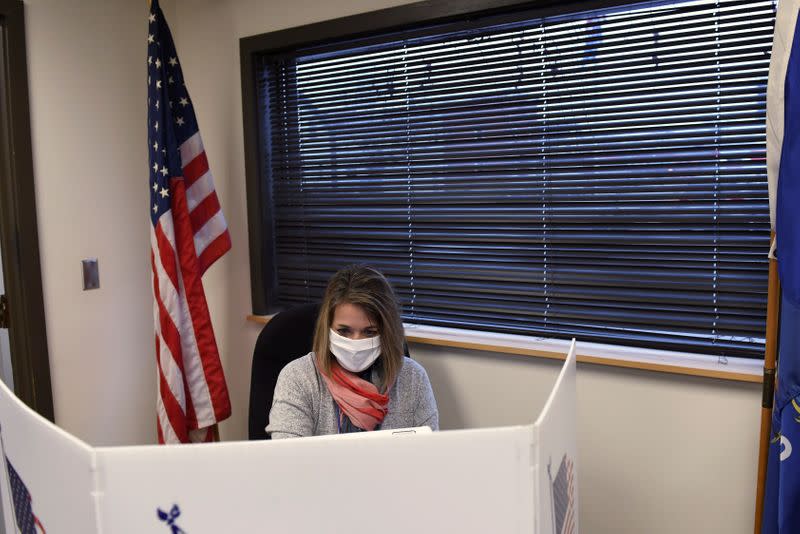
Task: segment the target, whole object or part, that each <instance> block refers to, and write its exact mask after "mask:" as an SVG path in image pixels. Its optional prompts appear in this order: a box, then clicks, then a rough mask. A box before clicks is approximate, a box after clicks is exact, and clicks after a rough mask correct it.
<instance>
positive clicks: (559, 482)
mask: <svg viewBox="0 0 800 534" xmlns="http://www.w3.org/2000/svg"><path fill="white" fill-rule="evenodd" d="M548 469H549V467H548ZM573 473H574V471H573V469H572V460H571V459H570V458H569V457H568V456H567V455H566V454H565V455H564V457H563V458H562V459H561V463H560V464H559V466H558V471H557V472H556V476H555V478H554V479H553V480H552V486H553V487H552V491H553V528H554V532H555V534H574V532H575V482H574V478H573Z"/></svg>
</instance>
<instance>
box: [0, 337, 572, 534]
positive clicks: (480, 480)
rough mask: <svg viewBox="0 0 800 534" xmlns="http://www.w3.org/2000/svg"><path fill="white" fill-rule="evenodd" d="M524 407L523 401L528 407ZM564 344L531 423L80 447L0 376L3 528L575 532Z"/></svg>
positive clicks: (118, 533)
mask: <svg viewBox="0 0 800 534" xmlns="http://www.w3.org/2000/svg"><path fill="white" fill-rule="evenodd" d="M532 412H533V410H532ZM575 412H576V399H575V343H574V342H573V343H572V346H571V348H570V351H569V354H568V356H567V358H566V360H565V362H564V365H563V368H562V369H561V372H560V373H559V375H558V378H557V380H556V382H555V385H554V387H553V390H552V392H551V394H550V396H549V398H548V400H547V402H546V404H545V406H544V409H543V410H542V412H541V414H540V416H539V417H538V419H537V420H536V422H535V423H532V424H529V425H520V426H510V427H501V428H483V429H473V430H451V431H441V432H430V431H425V430H423V429H410V430H407V431H391V430H387V431H382V432H375V433H360V434H346V435H342V436H320V437H313V438H301V439H287V440H275V441H252V442H225V443H215V444H202V445H161V446H159V445H153V446H133V447H90V446H89V445H87V444H85V443H83V442H81V441H80V440H78V439H77V438H75V437H73V436H71V435H69V434H68V433H67V432H65V431H63V430H61V429H59V428H58V427H56V426H54V425H53V424H51V423H50V422H48V421H47V420H45V419H43V418H41V417H40V416H39V415H38V414H36V413H35V412H33V411H31V410H30V409H28V408H27V407H26V406H25V405H24V404H22V403H21V402H20V401H19V400H18V399H17V398H16V397H15V396H14V395H13V393H11V392H10V391H9V390H8V389H7V388H6V387H5V386H3V385H2V384H0V443H1V444H2V453H3V455H4V459H5V469H2V470H0V472H2V476H1V477H0V478H2V481H0V482H2V488H0V489H2V503H3V518H4V521H5V529H6V532H8V533H12V532H23V533H25V534H27V533H28V532H45V531H46V532H48V533H50V534H58V533H62V532H66V533H92V532H97V533H113V534H122V533H137V534H141V533H150V532H152V533H165V534H170V533H171V534H178V533H187V534H199V533H221V532H280V533H284V532H297V533H319V532H325V533H328V532H348V533H353V532H354V533H372V532H387V533H398V534H399V533H403V534H407V533H408V532H437V533H438V532H443V531H448V532H474V533H486V532H502V533H536V534H569V533H577V532H578V516H577V509H578V508H577V506H578V490H577V458H576V446H575V442H576V428H575Z"/></svg>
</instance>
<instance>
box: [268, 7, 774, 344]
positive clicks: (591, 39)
mask: <svg viewBox="0 0 800 534" xmlns="http://www.w3.org/2000/svg"><path fill="white" fill-rule="evenodd" d="M774 12H775V5H774V2H772V1H726V0H720V1H705V0H703V1H692V2H669V3H665V2H648V3H646V4H632V5H628V6H624V7H621V8H620V7H616V8H607V9H603V10H597V11H591V12H582V13H574V14H570V15H559V16H553V17H546V18H536V17H535V16H534V15H533V14H527V15H524V14H523V15H520V17H519V20H515V21H514V22H505V23H503V24H492V21H491V19H487V21H486V25H485V26H483V27H478V28H476V27H475V26H476V24H475V22H474V21H473V22H472V23H471V24H470V27H469V28H468V29H466V28H464V27H463V25H462V28H459V27H458V25H457V24H453V25H449V26H440V27H439V28H437V29H436V31H429V32H426V33H424V34H422V35H421V36H420V34H414V33H413V32H408V33H407V34H404V33H402V32H394V33H392V34H390V35H387V36H386V38H385V40H384V41H383V42H378V43H376V42H375V41H374V39H373V40H372V41H370V42H369V44H360V43H359V42H358V41H353V42H352V43H350V44H349V45H342V44H341V43H340V44H338V45H337V46H335V47H328V48H326V47H317V48H309V49H305V50H298V51H295V52H292V53H284V54H281V55H272V56H264V57H263V58H261V62H262V64H261V66H260V73H261V75H260V77H259V80H258V92H259V101H260V105H261V112H262V113H261V135H262V145H263V161H262V170H263V174H264V180H265V183H266V187H267V190H268V191H269V194H268V198H267V199H265V202H266V206H265V211H266V213H267V215H268V217H269V218H270V221H269V224H270V225H272V235H273V238H274V261H273V264H272V265H271V266H270V268H271V269H272V271H271V272H270V273H266V274H265V277H266V278H267V279H273V280H276V284H275V287H274V288H273V291H275V292H276V294H277V297H278V300H279V301H280V302H281V303H283V304H285V305H291V304H295V303H300V302H305V301H308V300H314V299H319V298H320V297H321V295H322V292H323V290H324V287H325V284H326V281H327V279H328V278H329V277H330V275H331V274H332V273H333V272H334V271H335V270H336V269H337V268H339V267H341V266H343V265H345V264H348V263H354V262H363V263H368V264H371V265H373V266H375V267H377V268H379V269H380V270H381V271H383V272H384V273H385V274H386V275H387V276H388V277H389V278H390V280H391V281H392V283H393V285H394V286H395V289H396V291H397V294H398V297H399V298H400V301H401V304H402V307H403V316H404V320H406V321H407V322H413V323H418V324H428V325H439V326H449V327H456V328H469V329H478V330H487V331H497V332H508V333H515V334H526V335H532V336H543V337H556V338H568V337H573V336H574V337H577V338H579V339H581V340H585V341H598V342H606V343H612V344H624V345H633V346H642V347H653V348H663V349H671V350H681V351H690V352H698V353H705V354H717V355H737V356H749V357H760V356H762V355H763V346H764V328H765V313H766V287H767V259H766V253H767V249H768V245H769V210H768V197H767V185H766V181H767V179H766V165H765V98H766V96H765V95H766V79H767V72H768V67H769V52H770V48H771V42H772V29H773V19H774Z"/></svg>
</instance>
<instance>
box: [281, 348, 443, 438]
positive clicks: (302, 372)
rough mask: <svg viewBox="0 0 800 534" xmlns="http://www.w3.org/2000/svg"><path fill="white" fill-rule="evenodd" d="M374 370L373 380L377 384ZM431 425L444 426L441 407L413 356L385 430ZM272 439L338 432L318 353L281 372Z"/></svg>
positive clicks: (393, 393) (394, 392)
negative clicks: (439, 409) (440, 418)
mask: <svg viewBox="0 0 800 534" xmlns="http://www.w3.org/2000/svg"><path fill="white" fill-rule="evenodd" d="M377 378H378V377H377V373H376V372H375V371H374V370H373V373H372V379H371V380H372V382H373V383H377ZM413 426H429V427H431V428H432V429H433V430H438V429H439V411H438V410H437V408H436V399H434V398H433V390H432V389H431V383H430V381H429V380H428V374H427V373H426V372H425V369H423V367H422V366H421V365H420V364H418V363H417V362H415V361H414V360H412V359H410V358H403V366H402V367H401V368H400V372H399V373H398V375H397V379H396V380H395V382H394V385H393V386H392V388H391V390H390V391H389V412H388V413H387V414H386V417H385V418H384V420H383V423H382V424H381V427H380V428H381V429H389V428H408V427H413ZM266 431H267V433H268V434H271V435H272V438H273V439H279V438H293V437H301V436H320V435H323V434H336V433H337V432H338V431H339V427H338V421H337V420H336V410H335V408H334V402H333V397H331V394H330V392H329V391H328V387H327V386H326V385H325V382H323V380H322V377H321V376H320V374H319V371H317V367H316V365H314V353H313V352H309V353H308V354H306V355H305V356H303V357H302V358H298V359H297V360H294V361H292V362H290V363H289V364H288V365H287V366H286V367H284V368H283V370H282V371H281V374H280V376H278V383H277V385H276V386H275V394H274V396H273V397H272V409H271V410H270V411H269V424H268V425H267V428H266Z"/></svg>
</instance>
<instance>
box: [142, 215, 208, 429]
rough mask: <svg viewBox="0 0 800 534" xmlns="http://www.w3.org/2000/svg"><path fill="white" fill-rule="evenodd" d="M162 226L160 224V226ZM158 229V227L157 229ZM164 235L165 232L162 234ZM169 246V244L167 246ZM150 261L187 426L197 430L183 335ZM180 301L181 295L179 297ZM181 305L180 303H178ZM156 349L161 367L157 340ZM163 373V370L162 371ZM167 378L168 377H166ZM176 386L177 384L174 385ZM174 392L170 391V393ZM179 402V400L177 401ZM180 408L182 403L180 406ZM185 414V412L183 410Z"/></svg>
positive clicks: (164, 335)
mask: <svg viewBox="0 0 800 534" xmlns="http://www.w3.org/2000/svg"><path fill="white" fill-rule="evenodd" d="M158 226H159V227H160V226H161V225H160V224H159V225H158ZM157 228H158V227H157ZM162 235H163V232H162ZM167 245H169V244H167ZM170 250H171V249H170ZM150 261H151V267H152V269H153V275H154V278H153V293H154V294H155V300H156V304H157V305H158V322H159V325H160V329H161V338H162V339H163V340H164V342H165V343H166V344H167V349H169V352H170V354H171V355H172V359H173V361H174V362H175V364H176V365H177V366H178V369H179V370H180V373H181V382H182V384H180V386H181V387H182V388H183V398H184V399H185V400H186V401H185V404H186V413H185V419H186V421H185V423H184V424H185V425H186V426H187V427H188V428H196V427H197V415H196V414H195V410H194V403H193V402H192V395H191V392H190V391H189V384H188V381H187V380H186V371H185V368H184V364H183V348H182V346H181V334H180V330H179V329H178V327H177V326H176V325H175V322H174V321H173V320H172V316H170V314H169V311H168V310H167V308H166V306H165V305H164V301H163V300H162V298H161V290H160V289H159V287H158V271H157V270H156V265H155V257H154V255H153V254H152V253H151V254H150ZM178 297H179V300H180V294H179V295H178ZM178 305H180V303H178ZM175 312H176V314H177V315H180V310H175ZM156 348H157V349H158V350H157V352H156V358H158V361H159V365H160V364H161V351H160V348H161V347H160V345H159V340H158V339H156ZM161 371H162V373H163V369H161ZM165 376H166V375H165ZM168 385H169V384H168ZM173 385H175V384H173ZM171 392H172V390H171V389H170V393H171ZM176 402H177V400H176ZM178 406H180V403H179V404H178ZM181 413H183V410H181Z"/></svg>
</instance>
